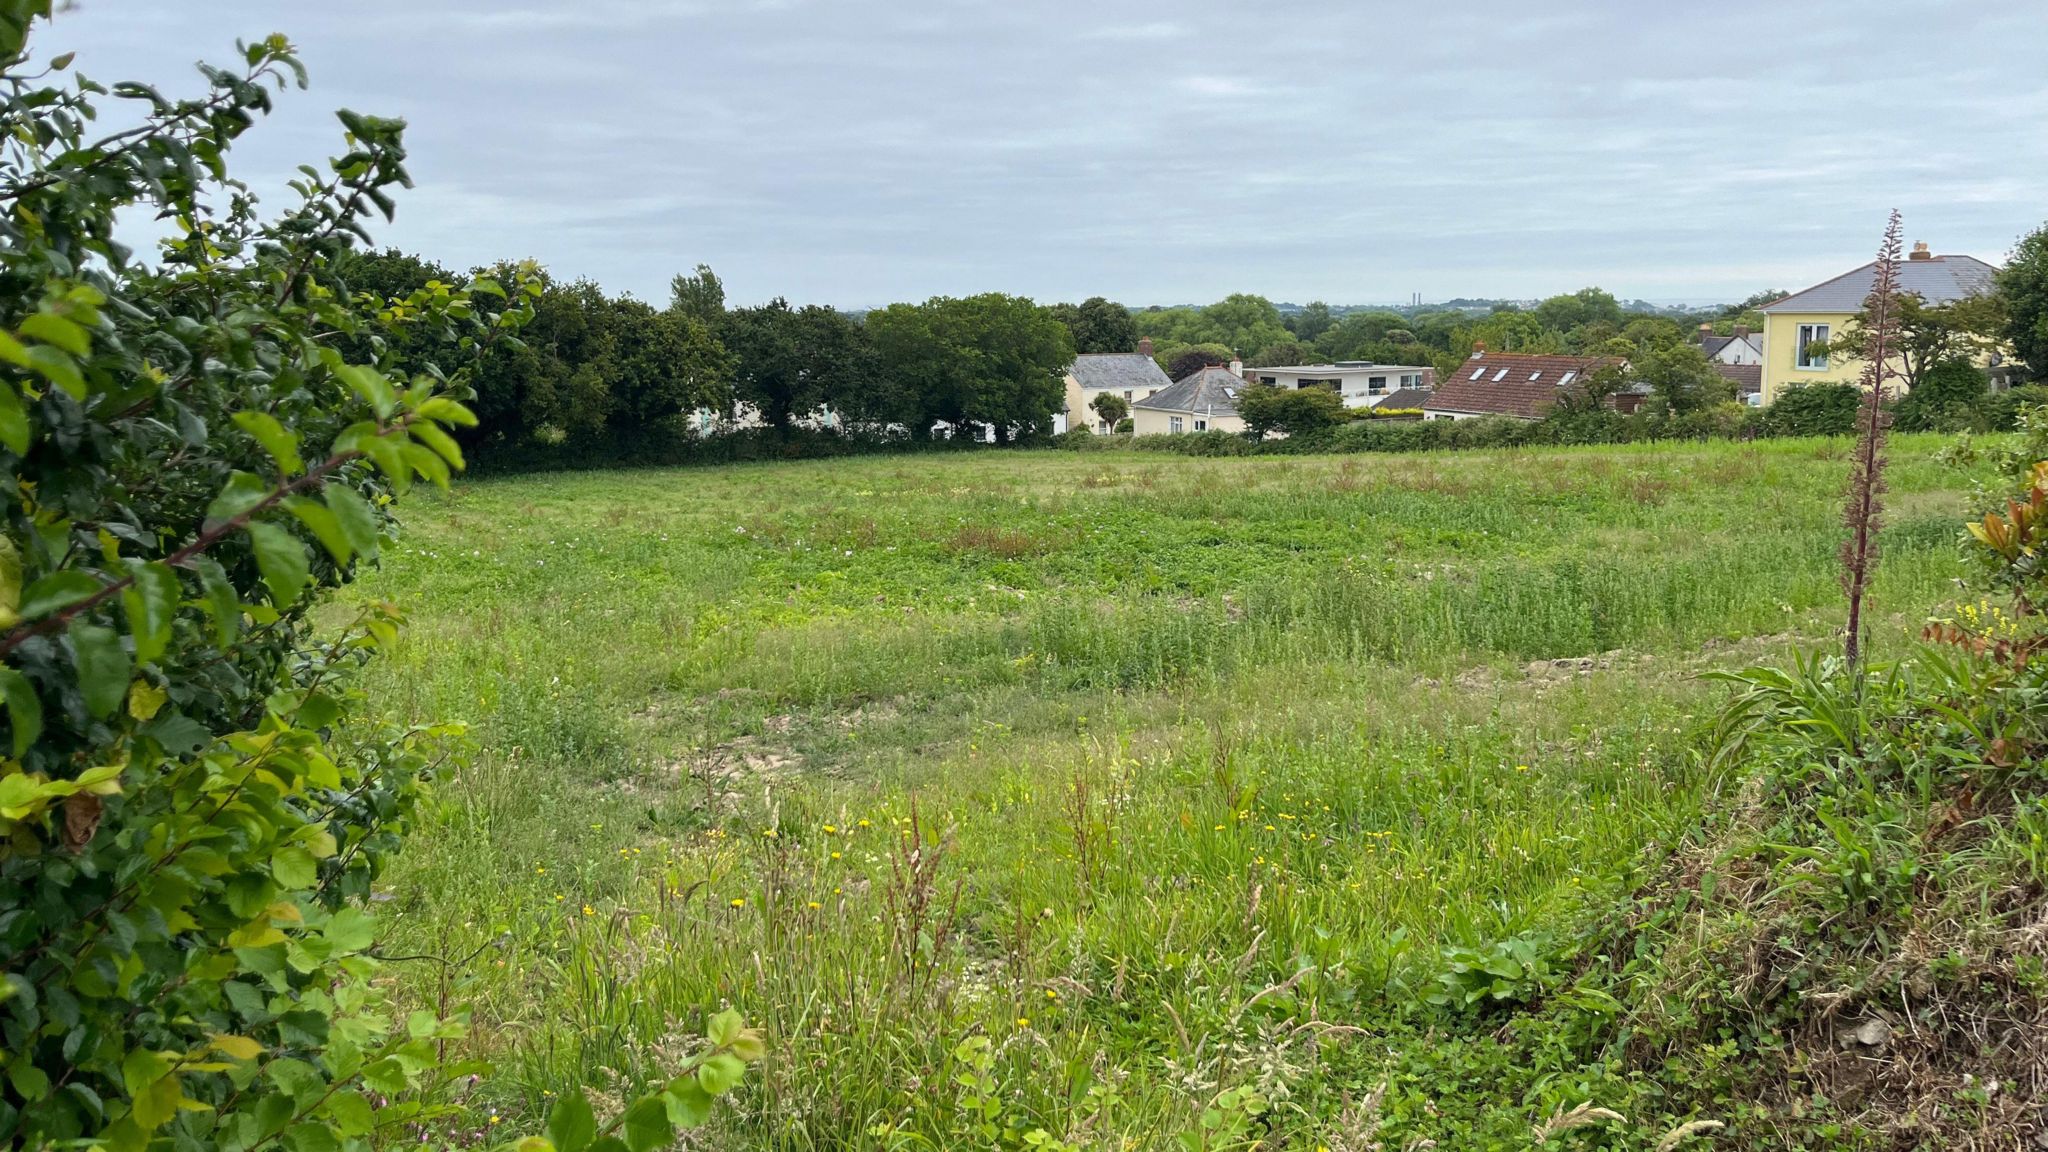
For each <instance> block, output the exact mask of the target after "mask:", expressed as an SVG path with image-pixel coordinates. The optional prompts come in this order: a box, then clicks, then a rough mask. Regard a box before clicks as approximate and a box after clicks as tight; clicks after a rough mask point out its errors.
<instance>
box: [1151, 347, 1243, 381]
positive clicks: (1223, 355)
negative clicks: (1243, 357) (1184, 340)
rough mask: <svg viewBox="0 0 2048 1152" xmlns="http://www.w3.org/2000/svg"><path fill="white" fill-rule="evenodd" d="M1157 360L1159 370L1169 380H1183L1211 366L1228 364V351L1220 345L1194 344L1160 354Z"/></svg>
mask: <svg viewBox="0 0 2048 1152" xmlns="http://www.w3.org/2000/svg"><path fill="white" fill-rule="evenodd" d="M1156 358H1157V359H1159V360H1160V364H1159V366H1160V368H1162V369H1164V370H1165V372H1166V378H1167V379H1169V380H1176V381H1178V380H1185V379H1187V378H1188V377H1189V376H1192V375H1194V374H1195V373H1197V372H1200V371H1201V370H1202V369H1204V368H1207V367H1208V366H1209V365H1211V364H1228V363H1230V349H1228V348H1225V347H1224V346H1223V345H1221V344H1196V345H1194V346H1192V347H1187V348H1181V349H1177V350H1175V351H1173V352H1170V353H1169V352H1161V353H1160V354H1159V356H1158V357H1156Z"/></svg>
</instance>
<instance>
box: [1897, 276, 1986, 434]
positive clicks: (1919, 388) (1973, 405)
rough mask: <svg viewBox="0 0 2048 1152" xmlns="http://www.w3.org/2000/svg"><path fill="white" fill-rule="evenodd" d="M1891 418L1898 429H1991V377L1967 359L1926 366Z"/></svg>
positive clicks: (1933, 430)
mask: <svg viewBox="0 0 2048 1152" xmlns="http://www.w3.org/2000/svg"><path fill="white" fill-rule="evenodd" d="M1901 299H1902V300H1904V299H1911V297H1902V298H1901ZM1892 420H1893V426H1894V427H1896V428H1897V429H1898V430H1899V431H1901V432H1988V431H1991V430H1992V423H1993V420H1992V415H1991V378H1990V377H1989V376H1987V375H1985V373H1984V370H1983V369H1981V368H1979V367H1977V366H1976V365H1975V364H1972V363H1970V362H1969V361H1968V360H1961V359H1957V360H1944V361H1941V362H1940V363H1938V364H1931V365H1928V366H1927V367H1926V368H1924V369H1922V370H1921V372H1920V382H1919V383H1918V384H1915V385H1914V386H1913V390H1912V391H1911V392H1908V393H1906V394H1905V395H1904V396H1902V397H1900V398H1899V403H1898V406H1897V408H1896V409H1894V411H1893V415H1892Z"/></svg>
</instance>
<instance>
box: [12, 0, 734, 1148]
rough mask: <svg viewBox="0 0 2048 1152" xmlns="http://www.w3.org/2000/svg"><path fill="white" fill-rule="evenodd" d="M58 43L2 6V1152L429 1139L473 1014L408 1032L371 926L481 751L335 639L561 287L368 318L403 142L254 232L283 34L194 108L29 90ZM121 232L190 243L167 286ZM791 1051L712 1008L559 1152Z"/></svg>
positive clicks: (651, 1121) (137, 98) (393, 620)
mask: <svg viewBox="0 0 2048 1152" xmlns="http://www.w3.org/2000/svg"><path fill="white" fill-rule="evenodd" d="M48 13H49V3H48V0H0V68H4V72H5V84H4V85H0V117H4V119H5V122H6V125H7V129H8V131H7V133H6V140H5V143H4V144H0V202H4V203H5V205H6V207H7V212H6V213H5V214H4V216H0V470H4V471H5V473H6V475H7V479H8V482H7V483H6V484H5V485H4V486H0V518H4V521H5V537H4V539H0V656H4V657H5V664H4V666H0V698H4V704H5V713H6V721H5V728H4V731H0V753H4V755H5V759H4V760H0V1038H4V1041H5V1042H4V1044H0V1146H5V1147H19V1148H30V1149H34V1148H44V1147H50V1146H55V1145H60V1144H61V1145H72V1146H79V1147H104V1148H108V1149H113V1150H116V1152H119V1150H123V1149H142V1148H172V1147H177V1148H200V1147H210V1148H223V1149H232V1150H240V1149H255V1148H268V1147H272V1146H276V1145H283V1146H284V1147H287V1148H289V1149H291V1150H292V1152H332V1150H335V1149H340V1148H350V1149H356V1148H366V1147H368V1146H370V1145H371V1143H373V1142H376V1141H389V1140H394V1139H405V1140H408V1141H412V1142H416V1141H418V1140H421V1139H424V1138H425V1136H426V1133H427V1131H428V1127H427V1126H428V1125H429V1124H431V1123H433V1122H435V1121H437V1120H438V1119H439V1118H440V1117H441V1116H442V1115H443V1114H444V1113H445V1112H446V1111H447V1110H448V1109H449V1108H451V1107H452V1105H450V1104H449V1103H448V1102H447V1100H446V1098H445V1095H444V1094H443V1093H442V1092H441V1089H442V1088H443V1087H444V1086H445V1085H446V1084H448V1083H449V1082H450V1081H451V1080H452V1079H454V1078H456V1077H459V1076H465V1075H468V1074H471V1073H474V1072H476V1071H478V1069H477V1068H475V1067H474V1066H470V1065H466V1064H463V1063H461V1062H459V1061H456V1060H454V1059H452V1058H451V1050H452V1049H451V1046H452V1045H453V1044H454V1042H455V1041H457V1040H458V1039H459V1038H460V1037H461V1035H462V1033H463V1028H464V1023H463V1019H462V1017H461V1014H460V1013H459V1012H450V1013H448V1014H446V1015H443V1014H437V1013H433V1012H413V1013H411V1014H410V1015H409V1016H408V1017H407V1018H405V1019H403V1020H399V1019H394V1010H393V1008H392V1006H391V1005H390V1004H389V1003H388V1002H387V1000H386V997H385V993H384V987H385V984H386V982H385V981H381V980H380V978H379V976H378V972H379V961H378V960H377V958H376V949H375V945H376V940H377V925H376V924H375V922H374V921H373V920H372V918H371V917H370V915H369V914H368V913H367V912H366V911H365V909H364V899H365V897H367V896H368V895H369V894H370V890H371V887H372V885H373V884H374V882H375V881H376V879H377V876H378V875H379V872H380V870H381V869H382V868H383V867H384V865H385V863H386V861H387V860H388V859H389V858H390V856H391V854H392V853H393V852H394V851H395V850H396V849H397V847H398V846H399V844H400V842H401V840H402V838H403V835H404V833H405V831H406V829H407V827H408V824H409V821H410V818H411V815H412V813H413V811H414V809H415V806H416V805H417V803H418V801H419V798H420V796H421V790H422V788H423V787H424V786H425V783H426V781H427V779H428V778H429V777H430V776H431V775H432V774H433V771H434V769H435V767H436V765H437V764H439V763H441V762H442V761H443V760H444V759H446V758H447V757H448V756H450V755H451V754H452V753H453V752H454V750H455V745H454V744H453V743H452V742H451V739H452V737H454V736H455V735H456V734H457V730H456V729H455V728H453V727H451V726H445V725H424V726H415V727H404V728H397V727H390V726H386V725H384V724H380V723H378V722H376V721H375V720H374V719H373V718H370V717H367V716H361V715H356V714H353V713H352V707H353V705H354V704H355V703H356V696H355V693H354V691H353V690H352V689H351V688H350V686H349V680H348V674H349V672H350V671H351V670H352V669H353V668H354V667H355V666H356V665H358V664H360V663H361V662H362V661H364V660H366V659H368V658H369V657H370V656H371V655H372V653H374V652H375V651H376V650H377V649H378V648H379V647H380V646H382V645H384V644H387V643H388V642H389V641H390V640H391V639H392V638H393V636H394V635H395V634H396V629H397V627H398V625H399V622H400V617H399V614H398V612H397V610H396V609H395V608H392V607H389V606H385V605H373V606H371V607H369V608H367V609H366V610H365V611H363V612H362V613H361V614H360V615H359V616H358V617H357V618H356V619H355V620H354V621H353V622H352V623H349V624H347V625H345V626H341V627H328V628H321V627H317V626H316V623H315V620H314V616H313V610H314V608H315V606H316V605H318V604H319V603H320V602H321V600H322V598H323V595H324V593H326V592H327V591H328V590H330V589H332V588H334V587H335V586H337V585H339V584H341V583H343V582H345V581H347V580H349V579H350V578H352V577H353V576H354V574H355V573H356V572H357V571H358V570H359V569H360V568H361V566H362V565H364V564H366V563H370V562H373V561H374V560H375V559H376V557H377V555H378V552H379V550H380V549H381V548H383V547H384V546H385V545H386V544H387V543H388V541H389V539H390V534H391V530H392V525H393V521H392V514H393V508H394V504H395V502H396V501H397V500H398V499H399V498H401V497H403V496H404V495H405V494H406V492H407V491H408V489H409V488H410V487H411V486H412V485H413V484H414V483H415V482H416V481H420V480H426V481H431V482H433V483H436V484H441V485H445V484H446V483H447V482H448V479H449V475H450V472H451V471H452V470H454V469H459V468H460V467H462V465H463V459H462V454H461V452H460V451H459V449H458V448H457V447H456V444H455V441H454V440H453V438H452V436H451V434H450V432H451V429H454V428H459V427H462V426H466V425H468V424H470V423H473V419H474V418H473V417H472V416H471V415H470V412H469V410H468V408H466V407H465V406H464V404H463V403H462V399H463V398H464V396H465V376H466V374H467V373H468V372H469V371H470V370H471V369H472V368H473V366H474V365H475V363H476V361H477V359H478V357H479V355H480V354H481V353H482V352H483V351H485V350H486V349H488V348H490V347H491V346H492V345H493V344H495V343H498V342H501V341H507V340H513V339H516V337H515V336H513V333H514V332H516V331H517V329H518V328H519V327H520V325H521V323H522V322H523V320H524V319H525V317H526V315H527V314H528V305H527V303H526V301H527V300H528V299H529V298H530V285H515V286H513V288H512V290H510V291H508V290H507V289H506V288H505V287H504V286H501V285H499V284H496V283H493V282H490V281H488V280H476V281H473V282H471V283H470V284H468V285H467V286H466V287H464V288H462V289H459V290H458V289H454V288H451V287H449V286H447V285H444V284H439V283H429V284H428V285H426V286H425V287H422V288H420V289H419V290H417V291H414V292H411V293H409V294H408V295H406V296H405V297H403V298H398V299H377V298H372V297H368V296H362V297H359V296H355V295H353V294H351V293H350V292H349V291H348V288H347V285H346V284H345V283H343V282H342V281H341V280H340V279H339V278H338V277H337V276H336V275H335V274H334V273H333V271H332V268H331V262H332V260H333V259H334V257H335V256H337V255H338V254H339V253H341V252H342V251H344V250H346V249H347V248H348V247H349V246H351V245H353V244H357V243H360V242H363V241H365V240H366V239H367V233H366V228H367V222H368V220H369V219H370V218H371V217H372V215H382V216H387V217H388V216H389V215H390V214H391V212H392V201H391V199H390V195H391V193H392V191H393V190H394V189H396V188H397V187H400V186H403V185H405V184H406V183H407V182H408V180H407V175H406V169H405V159H406V153H405V149H404V146H403V144H402V137H401V132H402V128H403V125H402V124H400V123H399V122H397V121H394V120H386V119H380V118H377V117H373V116H365V115H360V114H357V113H353V112H347V111H344V112H341V113H340V114H339V117H340V120H341V124H342V127H343V129H344V141H345V148H346V151H345V152H344V153H343V154H342V155H341V156H339V157H337V158H335V159H333V160H331V161H330V162H329V163H328V165H327V166H326V167H325V169H315V168H310V167H309V168H305V169H302V173H303V176H302V178H301V179H300V180H298V181H297V182H296V183H295V184H294V189H295V191H296V193H297V195H298V203H297V204H296V205H295V206H294V207H293V208H291V209H290V210H288V211H286V212H285V213H283V214H282V215H281V216H278V217H277V218H275V219H269V220H266V219H262V218H260V217H259V216H258V215H257V213H256V204H255V201H254V199H253V198H252V197H251V196H249V195H248V194H247V193H246V192H245V191H244V189H243V187H242V186H241V185H239V184H237V183H235V182H233V181H232V180H231V179H230V178H229V176H228V172H227V164H226V159H227V155H228V152H229V150H230V148H231V147H232V145H233V144H234V143H235V142H236V140H237V139H238V138H239V137H240V136H241V134H242V133H243V132H244V131H246V130H247V129H248V128H249V127H250V126H251V125H252V124H253V123H254V122H255V119H256V118H257V117H258V116H260V115H262V114H264V113H266V112H268V111H269V110H270V108H271V104H272V99H273V94H274V92H276V91H277V90H279V89H281V88H283V87H284V86H285V85H286V84H287V83H289V82H292V81H297V82H299V83H301V84H303V82H304V76H303V71H302V70H301V68H300V65H299V62H298V60H297V58H296V57H295V56H294V54H293V51H292V48H291V45H290V44H289V43H288V42H286V41H285V40H284V39H283V38H281V37H275V36H274V37H271V38H269V39H266V40H263V41H260V42H257V43H253V44H248V45H244V46H242V47H241V51H240V56H239V59H238V60H237V62H236V63H235V64H234V66H232V67H212V66H202V67H201V69H200V71H201V74H202V76H203V78H204V80H205V82H206V91H205V93H204V95H202V96H199V97H195V98H190V99H172V98H169V97H166V96H163V95H161V94H159V93H158V92H157V91H156V90H155V89H153V88H150V87H149V86H147V85H143V84H135V83H126V84H119V85H114V86H112V87H106V86H102V85H99V84H95V83H93V82H91V81H89V80H86V79H84V78H82V77H69V76H68V65H69V63H70V60H69V57H68V55H66V56H57V57H55V58H52V59H50V60H48V61H47V63H45V64H44V65H42V66H41V67H39V68H38V67H36V66H34V65H31V64H30V62H29V54H28V43H27V41H28V32H29V29H30V26H31V25H32V24H33V23H34V22H35V21H36V20H38V19H40V18H43V17H46V16H47V15H48ZM67 78H68V81H69V82H68V83H67V82H65V81H66V80H67ZM108 98H111V104H112V109H117V110H118V111H117V112H115V116H114V118H116V119H118V120H120V121H121V122H123V123H125V124H126V125H127V126H126V127H122V128H117V129H113V130H107V131H105V134H100V133H101V131H102V130H100V129H97V128H96V127H95V122H96V120H97V118H98V117H99V116H100V115H101V113H102V111H103V108H102V104H103V102H108ZM110 110H111V109H110ZM124 213H125V214H129V215H135V216H149V217H153V218H155V219H159V220H163V221H166V222H168V223H169V225H170V227H171V235H170V237H169V239H168V240H166V241H165V242H164V244H163V246H162V251H161V253H160V254H159V259H158V261H157V263H156V265H155V266H153V267H152V266H147V265H144V264H142V263H140V262H138V261H137V260H136V259H135V258H134V255H133V253H131V252H130V251H129V250H128V249H127V248H126V247H124V246H123V245H122V244H121V243H120V242H119V241H118V240H117V239H116V238H115V236H116V217H117V215H121V214H124ZM759 1050H760V1041H759V1040H758V1039H757V1038H756V1037H754V1036H753V1035H752V1034H751V1033H748V1032H746V1031H745V1030H744V1029H742V1028H741V1026H740V1022H739V1020H738V1018H737V1017H736V1016H733V1015H732V1014H730V1013H726V1014H722V1015H720V1016H717V1017H714V1018H712V1020H711V1021H710V1022H709V1025H708V1043H707V1044H706V1045H705V1047H704V1049H703V1051H702V1052H701V1053H700V1054H699V1055H698V1056H697V1057H695V1059H694V1060H693V1061H692V1062H691V1064H690V1066H689V1067H688V1068H686V1069H684V1070H683V1075H682V1076H680V1077H678V1079H677V1080H675V1081H673V1082H671V1083H669V1084H667V1085H665V1086H662V1087H661V1088H660V1089H659V1090H657V1091H656V1092H654V1093H652V1094H650V1095H647V1096H645V1097H643V1098H641V1099H638V1100H636V1101H634V1102H633V1103H631V1104H630V1105H628V1106H627V1107H626V1108H625V1109H624V1110H623V1111H622V1112H621V1114H620V1116H618V1117H617V1118H616V1119H615V1120H613V1121H612V1123H611V1126H610V1127H608V1128H606V1129H604V1130H603V1132H602V1133H600V1131H599V1130H598V1128H597V1126H596V1122H595V1120H594V1119H593V1118H592V1117H591V1115H590V1111H589V1107H588V1105H587V1104H586V1103H584V1102H583V1100H582V1098H581V1097H580V1096H572V1097H571V1098H569V1099H566V1100H564V1101H563V1103H562V1104H561V1106H559V1107H558V1108H557V1109H556V1110H555V1113H554V1115H553V1116H552V1117H551V1118H550V1124H549V1133H550V1135H549V1137H548V1138H547V1139H542V1138H538V1137H536V1138H533V1139H534V1140H535V1142H536V1146H538V1147H545V1146H546V1145H547V1144H548V1143H549V1142H550V1141H552V1144H553V1145H554V1147H556V1148H557V1149H559V1150H560V1152H579V1150H580V1149H582V1148H584V1147H586V1146H592V1145H596V1144H602V1145H606V1146H615V1147H617V1148H620V1149H628V1148H629V1149H631V1150H632V1152H644V1150H645V1149H647V1148H651V1147H653V1146H655V1145H657V1144H661V1143H666V1142H667V1141H668V1140H669V1139H670V1136H671V1133H672V1130H673V1128H674V1127H676V1126H683V1125H688V1124H692V1123H698V1122H701V1121H702V1120H703V1118H704V1116H705V1114H706V1112H707V1111H708V1109H709V1107H710V1105H711V1101H712V1099H713V1098H714V1097H715V1096H716V1095H718V1094H720V1093H722V1092H724V1091H725V1090H727V1089H729V1088H730V1087H731V1086H732V1085H733V1084H734V1083H735V1082H736V1081H737V1080H738V1079H739V1078H740V1076H741V1073H742V1068H743V1063H744V1060H745V1059H747V1058H751V1057H754V1056H757V1055H758V1054H759Z"/></svg>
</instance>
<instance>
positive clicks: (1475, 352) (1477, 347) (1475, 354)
mask: <svg viewBox="0 0 2048 1152" xmlns="http://www.w3.org/2000/svg"><path fill="white" fill-rule="evenodd" d="M1484 355H1486V341H1484V340H1474V341H1473V342H1472V358H1473V359H1474V360H1477V359H1479V358H1480V357H1481V356H1484Z"/></svg>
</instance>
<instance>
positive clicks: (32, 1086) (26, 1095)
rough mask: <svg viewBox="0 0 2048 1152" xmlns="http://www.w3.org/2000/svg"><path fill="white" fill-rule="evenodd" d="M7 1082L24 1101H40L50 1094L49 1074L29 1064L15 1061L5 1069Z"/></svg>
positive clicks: (23, 1060) (24, 1061)
mask: <svg viewBox="0 0 2048 1152" xmlns="http://www.w3.org/2000/svg"><path fill="white" fill-rule="evenodd" d="M7 1082H8V1083H10V1084H12V1085H14V1090H15V1091H16V1092H19V1093H20V1094H21V1098H22V1099H24V1100H30V1101H34V1100H41V1099H42V1098H43V1097H45V1096H48V1095H49V1094H50V1074H49V1073H47V1072H45V1071H43V1070H42V1069H41V1068H38V1067H36V1066H35V1065H33V1064H31V1063H29V1062H28V1061H27V1060H26V1059H21V1060H17V1061H16V1062H15V1063H14V1064H13V1065H11V1066H10V1067H9V1068H8V1069H7Z"/></svg>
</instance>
